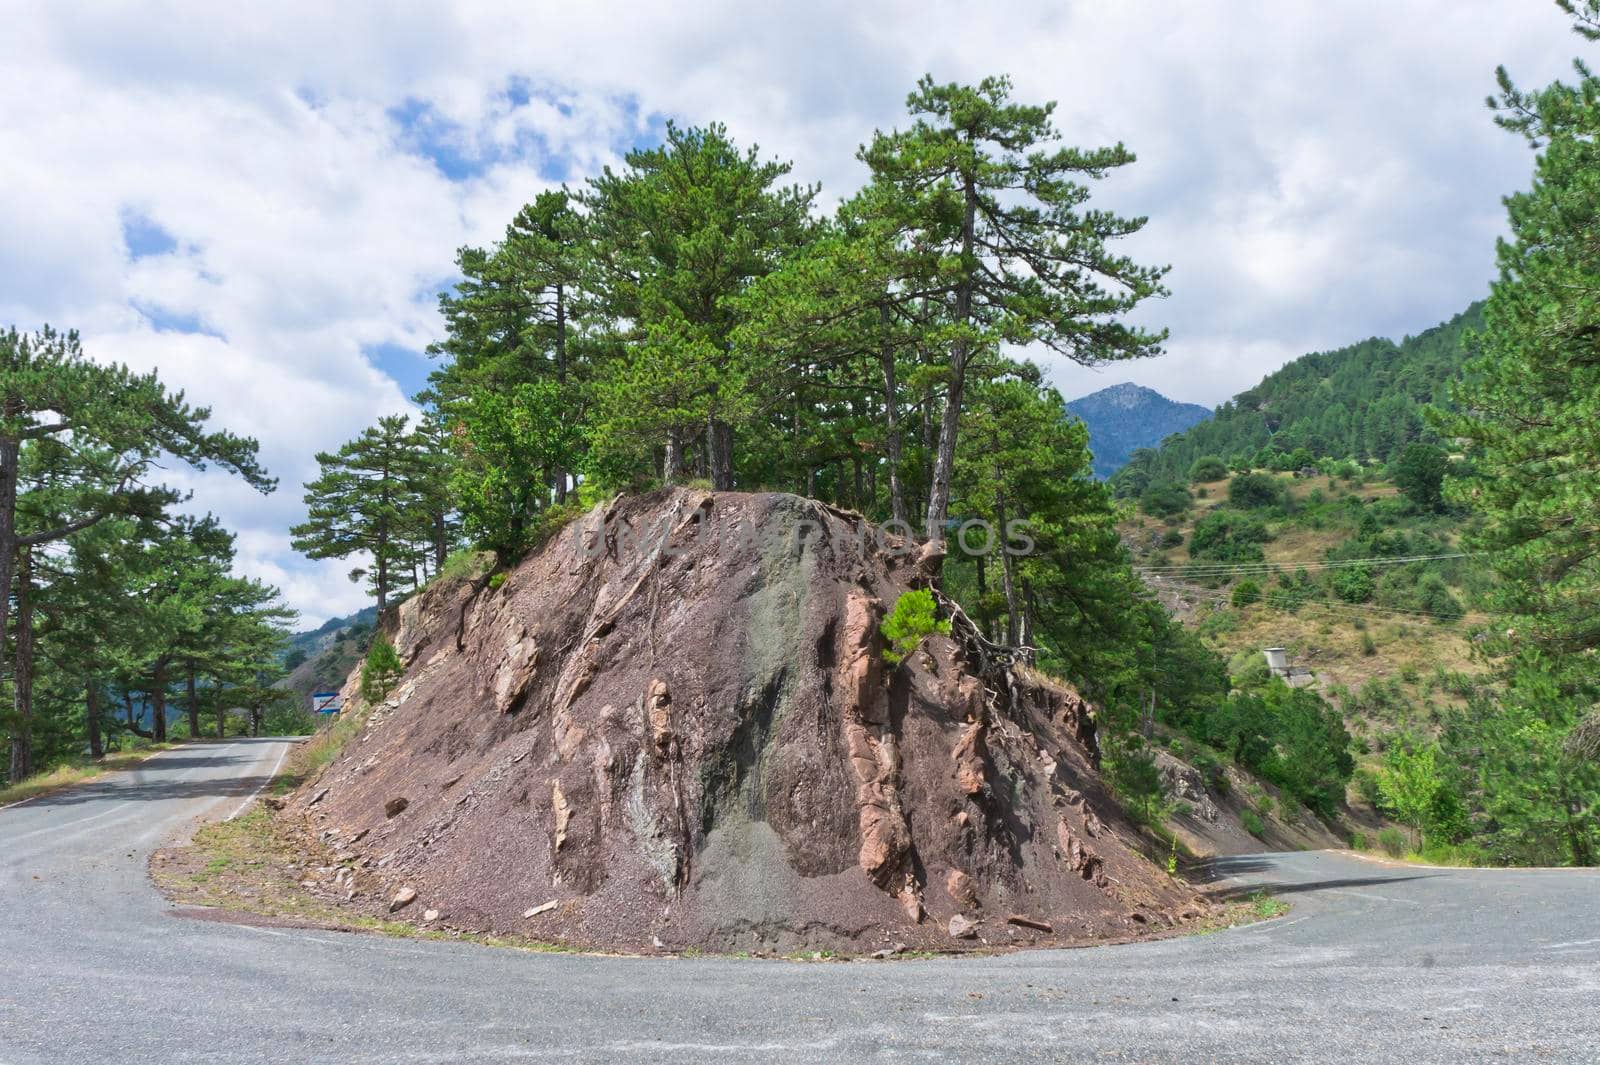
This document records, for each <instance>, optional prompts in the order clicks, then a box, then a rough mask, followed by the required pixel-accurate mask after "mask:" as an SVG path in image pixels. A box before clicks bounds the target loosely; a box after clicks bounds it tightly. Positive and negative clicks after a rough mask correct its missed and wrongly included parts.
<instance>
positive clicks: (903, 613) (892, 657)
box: [878, 588, 950, 666]
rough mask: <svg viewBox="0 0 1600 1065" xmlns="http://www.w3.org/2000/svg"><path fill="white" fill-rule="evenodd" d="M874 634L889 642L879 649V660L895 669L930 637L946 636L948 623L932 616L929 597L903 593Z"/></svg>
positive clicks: (926, 593) (922, 592)
mask: <svg viewBox="0 0 1600 1065" xmlns="http://www.w3.org/2000/svg"><path fill="white" fill-rule="evenodd" d="M878 631H879V632H882V633H883V638H884V639H885V640H887V641H888V642H889V646H887V647H885V648H884V649H883V660H884V661H885V662H888V663H889V664H890V665H891V666H898V665H899V664H900V663H901V662H903V661H905V659H906V656H907V655H909V654H910V653H911V652H912V651H915V650H916V649H917V648H918V647H919V646H921V644H922V641H923V640H925V639H927V638H928V637H929V636H932V635H933V634H934V633H938V634H939V635H941V636H948V635H950V622H948V621H940V620H939V619H938V618H937V617H936V616H935V614H934V602H933V593H932V592H930V591H928V590H927V589H925V588H920V589H917V590H916V591H911V592H906V593H904V594H903V595H901V596H900V598H898V599H896V600H895V601H894V609H893V610H891V611H889V616H888V617H886V618H884V619H883V624H882V625H880V626H878Z"/></svg>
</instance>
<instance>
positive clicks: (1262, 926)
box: [1226, 914, 1311, 935]
mask: <svg viewBox="0 0 1600 1065" xmlns="http://www.w3.org/2000/svg"><path fill="white" fill-rule="evenodd" d="M1310 919H1311V915H1310V914H1306V915H1305V916H1304V917H1296V918H1295V919H1294V920H1292V921H1282V922H1279V921H1257V922H1256V923H1255V924H1247V925H1243V926H1240V925H1234V926H1233V927H1231V928H1228V929H1226V931H1229V932H1238V933H1239V934H1241V935H1243V934H1244V933H1245V932H1262V931H1266V932H1270V931H1272V930H1273V929H1274V928H1288V927H1289V926H1290V925H1292V924H1299V923H1300V922H1301V921H1309V920H1310Z"/></svg>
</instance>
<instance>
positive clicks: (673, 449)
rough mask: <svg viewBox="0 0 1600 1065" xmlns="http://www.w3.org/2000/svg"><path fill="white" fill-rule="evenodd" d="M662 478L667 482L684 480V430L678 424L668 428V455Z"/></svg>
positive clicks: (673, 482) (672, 482)
mask: <svg viewBox="0 0 1600 1065" xmlns="http://www.w3.org/2000/svg"><path fill="white" fill-rule="evenodd" d="M661 479H662V481H664V482H665V483H667V484H678V483H680V482H681V481H682V480H683V430H681V429H679V428H678V427H677V426H673V427H672V428H670V429H668V430H667V456H666V459H665V461H664V462H663V463H662V467H661Z"/></svg>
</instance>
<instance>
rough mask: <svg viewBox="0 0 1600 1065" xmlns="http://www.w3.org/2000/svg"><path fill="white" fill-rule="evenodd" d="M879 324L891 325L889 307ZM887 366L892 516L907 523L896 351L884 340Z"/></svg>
mask: <svg viewBox="0 0 1600 1065" xmlns="http://www.w3.org/2000/svg"><path fill="white" fill-rule="evenodd" d="M878 322H879V324H880V325H881V326H882V327H883V328H884V329H885V330H887V329H888V326H889V308H887V307H879V308H878ZM878 360H879V362H880V363H881V364H882V366H883V427H884V434H883V436H884V444H885V445H886V447H887V448H888V452H889V516H890V517H891V518H893V519H894V520H895V521H897V522H902V523H903V522H905V521H906V513H907V512H906V499H905V492H904V490H903V489H902V488H901V487H900V389H899V384H898V382H896V381H895V372H894V350H893V349H892V348H890V346H889V342H888V341H887V340H885V341H884V343H883V347H882V349H881V350H880V351H879V353H878Z"/></svg>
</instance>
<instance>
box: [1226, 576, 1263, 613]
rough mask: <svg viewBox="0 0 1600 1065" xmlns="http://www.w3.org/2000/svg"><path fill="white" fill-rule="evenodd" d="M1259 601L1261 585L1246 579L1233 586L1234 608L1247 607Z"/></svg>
mask: <svg viewBox="0 0 1600 1065" xmlns="http://www.w3.org/2000/svg"><path fill="white" fill-rule="evenodd" d="M1260 601H1261V585H1259V584H1257V583H1256V582H1255V581H1252V580H1249V579H1248V578H1247V579H1245V580H1242V581H1240V582H1239V583H1238V584H1236V585H1234V586H1233V597H1232V602H1233V605H1234V606H1249V605H1250V604H1251V603H1257V602H1260Z"/></svg>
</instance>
